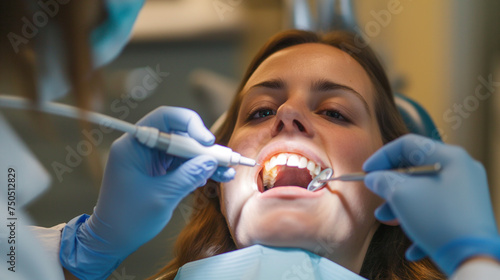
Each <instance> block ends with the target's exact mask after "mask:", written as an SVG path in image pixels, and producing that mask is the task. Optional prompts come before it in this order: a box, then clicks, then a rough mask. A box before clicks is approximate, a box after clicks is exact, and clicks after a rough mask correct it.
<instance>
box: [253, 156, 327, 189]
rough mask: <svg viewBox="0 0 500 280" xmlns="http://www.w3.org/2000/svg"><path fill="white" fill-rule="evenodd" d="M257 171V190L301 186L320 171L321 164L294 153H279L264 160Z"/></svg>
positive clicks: (305, 186)
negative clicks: (261, 166) (258, 182)
mask: <svg viewBox="0 0 500 280" xmlns="http://www.w3.org/2000/svg"><path fill="white" fill-rule="evenodd" d="M262 165H263V168H262V170H261V171H260V173H259V179H260V184H259V190H260V191H261V192H265V191H268V190H270V189H272V188H277V187H284V186H287V187H290V186H295V187H301V188H307V185H308V184H309V183H310V182H311V181H312V179H313V178H314V177H316V176H317V175H318V174H319V173H320V172H321V165H320V164H318V163H316V162H314V161H313V160H311V159H308V158H307V157H305V156H302V155H299V154H295V153H279V154H276V155H274V156H272V157H271V158H270V159H268V160H267V161H265V162H264V163H263V164H262Z"/></svg>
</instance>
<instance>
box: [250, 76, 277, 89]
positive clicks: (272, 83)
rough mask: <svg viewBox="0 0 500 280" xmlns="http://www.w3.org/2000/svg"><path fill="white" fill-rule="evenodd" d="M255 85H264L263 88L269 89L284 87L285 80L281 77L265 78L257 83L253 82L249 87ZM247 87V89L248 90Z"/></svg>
mask: <svg viewBox="0 0 500 280" xmlns="http://www.w3.org/2000/svg"><path fill="white" fill-rule="evenodd" d="M255 87H265V88H270V89H284V88H285V87H286V84H285V81H283V80H282V79H272V80H267V81H263V82H260V83H258V84H255V85H253V86H251V87H250V89H252V88H255ZM250 89H249V90H250Z"/></svg>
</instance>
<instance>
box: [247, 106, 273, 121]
mask: <svg viewBox="0 0 500 280" xmlns="http://www.w3.org/2000/svg"><path fill="white" fill-rule="evenodd" d="M273 115H276V111H275V110H273V109H269V108H262V109H257V110H254V111H252V112H251V113H250V114H249V116H248V120H256V119H262V118H265V117H269V116H273Z"/></svg>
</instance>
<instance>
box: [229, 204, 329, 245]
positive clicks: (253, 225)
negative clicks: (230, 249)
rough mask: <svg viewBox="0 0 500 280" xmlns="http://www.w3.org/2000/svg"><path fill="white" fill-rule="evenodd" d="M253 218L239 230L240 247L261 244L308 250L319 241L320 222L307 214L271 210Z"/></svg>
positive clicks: (285, 210)
mask: <svg viewBox="0 0 500 280" xmlns="http://www.w3.org/2000/svg"><path fill="white" fill-rule="evenodd" d="M254 218H255V219H254V220H253V221H248V223H246V224H247V225H250V226H248V227H244V228H241V230H240V231H239V232H240V233H242V235H237V236H240V237H242V238H239V239H240V240H238V241H239V242H238V243H239V244H240V245H241V247H248V246H251V245H255V244H261V245H266V246H274V247H296V248H303V249H310V248H309V247H311V246H312V244H316V243H317V240H319V236H317V234H318V232H319V230H318V229H319V228H321V224H320V222H321V221H318V220H316V219H315V218H314V217H311V215H308V213H304V212H298V213H297V211H296V210H295V211H294V210H293V209H281V210H276V209H273V210H271V211H270V212H268V213H261V215H258V217H254Z"/></svg>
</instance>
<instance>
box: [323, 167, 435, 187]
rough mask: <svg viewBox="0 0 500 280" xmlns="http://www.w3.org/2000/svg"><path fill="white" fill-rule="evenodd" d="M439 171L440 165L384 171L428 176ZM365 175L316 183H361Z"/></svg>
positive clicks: (351, 174) (360, 174) (362, 173)
mask: <svg viewBox="0 0 500 280" xmlns="http://www.w3.org/2000/svg"><path fill="white" fill-rule="evenodd" d="M439 170H441V164H440V163H435V164H432V165H422V166H410V167H404V168H396V169H389V170H386V171H393V172H398V173H403V174H409V175H430V174H436V173H437V172H439ZM367 174H368V173H367V172H355V173H349V174H344V175H341V176H338V177H334V178H329V179H323V180H319V181H318V182H320V183H325V182H328V181H335V180H340V181H362V180H364V179H365V176H366V175H367Z"/></svg>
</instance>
